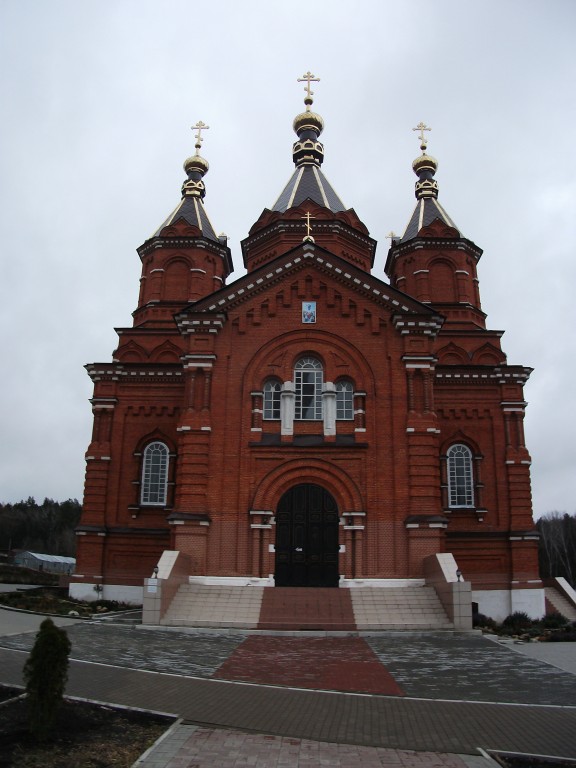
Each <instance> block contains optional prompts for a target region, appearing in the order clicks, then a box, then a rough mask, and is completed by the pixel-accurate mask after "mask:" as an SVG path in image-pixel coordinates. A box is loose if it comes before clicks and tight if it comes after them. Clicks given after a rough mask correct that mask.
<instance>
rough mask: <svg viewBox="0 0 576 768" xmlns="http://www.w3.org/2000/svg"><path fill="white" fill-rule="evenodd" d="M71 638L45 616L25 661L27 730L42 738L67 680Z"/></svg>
mask: <svg viewBox="0 0 576 768" xmlns="http://www.w3.org/2000/svg"><path fill="white" fill-rule="evenodd" d="M70 648H71V644H70V640H69V639H68V635H67V634H66V631H65V630H64V629H60V628H59V627H57V626H56V625H55V624H54V622H53V621H52V619H44V621H43V622H42V624H40V631H39V632H38V634H37V635H36V641H35V643H34V646H33V648H32V650H31V652H30V656H29V657H28V660H27V661H26V664H25V665H24V680H25V681H26V693H27V696H28V713H29V723H30V732H31V733H32V735H33V736H34V737H35V738H36V739H37V740H38V741H44V740H45V739H46V738H47V737H48V735H49V733H50V730H51V728H52V726H53V724H54V721H55V719H56V715H57V714H58V709H59V707H60V705H61V704H62V699H63V698H64V690H65V688H66V682H67V680H68V655H69V653H70Z"/></svg>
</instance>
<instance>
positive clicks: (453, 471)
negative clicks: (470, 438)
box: [446, 443, 474, 507]
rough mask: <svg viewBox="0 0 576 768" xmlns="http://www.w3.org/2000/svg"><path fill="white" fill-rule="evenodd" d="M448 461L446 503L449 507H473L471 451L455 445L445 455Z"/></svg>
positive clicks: (459, 444)
mask: <svg viewBox="0 0 576 768" xmlns="http://www.w3.org/2000/svg"><path fill="white" fill-rule="evenodd" d="M446 457H447V459H448V502H449V506H450V507H473V506H474V483H473V475H472V451H471V450H470V448H468V447H467V446H466V445H462V444H461V443H456V445H453V446H451V447H450V448H449V449H448V453H447V454H446Z"/></svg>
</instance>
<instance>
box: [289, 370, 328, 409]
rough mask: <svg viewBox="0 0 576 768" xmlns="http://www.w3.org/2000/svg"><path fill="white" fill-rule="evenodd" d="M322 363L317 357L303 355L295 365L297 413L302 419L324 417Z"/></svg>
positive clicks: (295, 403)
mask: <svg viewBox="0 0 576 768" xmlns="http://www.w3.org/2000/svg"><path fill="white" fill-rule="evenodd" d="M323 381H324V371H323V369H322V363H321V362H320V360H317V359H316V358H315V357H302V358H300V360H298V362H297V363H296V365H295V366H294V389H295V402H294V405H295V413H294V418H295V419H297V420H300V421H304V420H321V419H322V384H323Z"/></svg>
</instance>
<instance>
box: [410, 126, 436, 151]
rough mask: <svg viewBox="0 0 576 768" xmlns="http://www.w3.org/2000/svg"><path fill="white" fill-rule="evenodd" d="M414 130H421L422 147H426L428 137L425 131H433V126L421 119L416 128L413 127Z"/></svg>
mask: <svg viewBox="0 0 576 768" xmlns="http://www.w3.org/2000/svg"><path fill="white" fill-rule="evenodd" d="M412 130H413V131H420V149H426V145H427V144H428V139H427V138H426V137H425V136H424V131H431V130H432V128H428V126H427V125H426V123H423V122H422V121H420V122H419V123H418V125H417V126H416V128H412Z"/></svg>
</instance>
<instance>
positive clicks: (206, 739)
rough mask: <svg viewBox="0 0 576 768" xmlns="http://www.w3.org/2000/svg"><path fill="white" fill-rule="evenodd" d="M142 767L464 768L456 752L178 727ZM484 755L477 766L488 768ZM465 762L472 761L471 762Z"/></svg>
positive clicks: (186, 726) (189, 726)
mask: <svg viewBox="0 0 576 768" xmlns="http://www.w3.org/2000/svg"><path fill="white" fill-rule="evenodd" d="M166 741H167V742H168V743H166V744H159V745H158V746H157V747H156V749H154V751H153V753H152V754H151V755H149V756H148V757H147V758H146V760H144V761H143V762H142V763H140V766H142V768H236V766H253V768H276V767H277V768H297V767H298V766H302V768H304V766H305V768H328V766H329V768H466V764H465V763H464V762H463V761H462V760H461V759H460V758H459V757H458V756H456V755H447V754H438V753H432V752H414V751H412V750H396V749H382V748H381V747H360V746H356V745H354V744H327V743H326V742H318V741H310V740H309V739H295V738H292V737H286V736H269V735H265V734H260V733H242V732H240V731H222V730H216V729H214V728H205V727H201V726H195V725H181V726H178V727H177V728H176V729H175V731H174V735H173V736H171V738H170V739H167V740H166ZM482 763H486V760H484V759H483V758H478V763H477V764H478V765H479V766H481V768H485V766H484V765H482ZM467 764H468V765H470V763H468V761H467Z"/></svg>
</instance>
